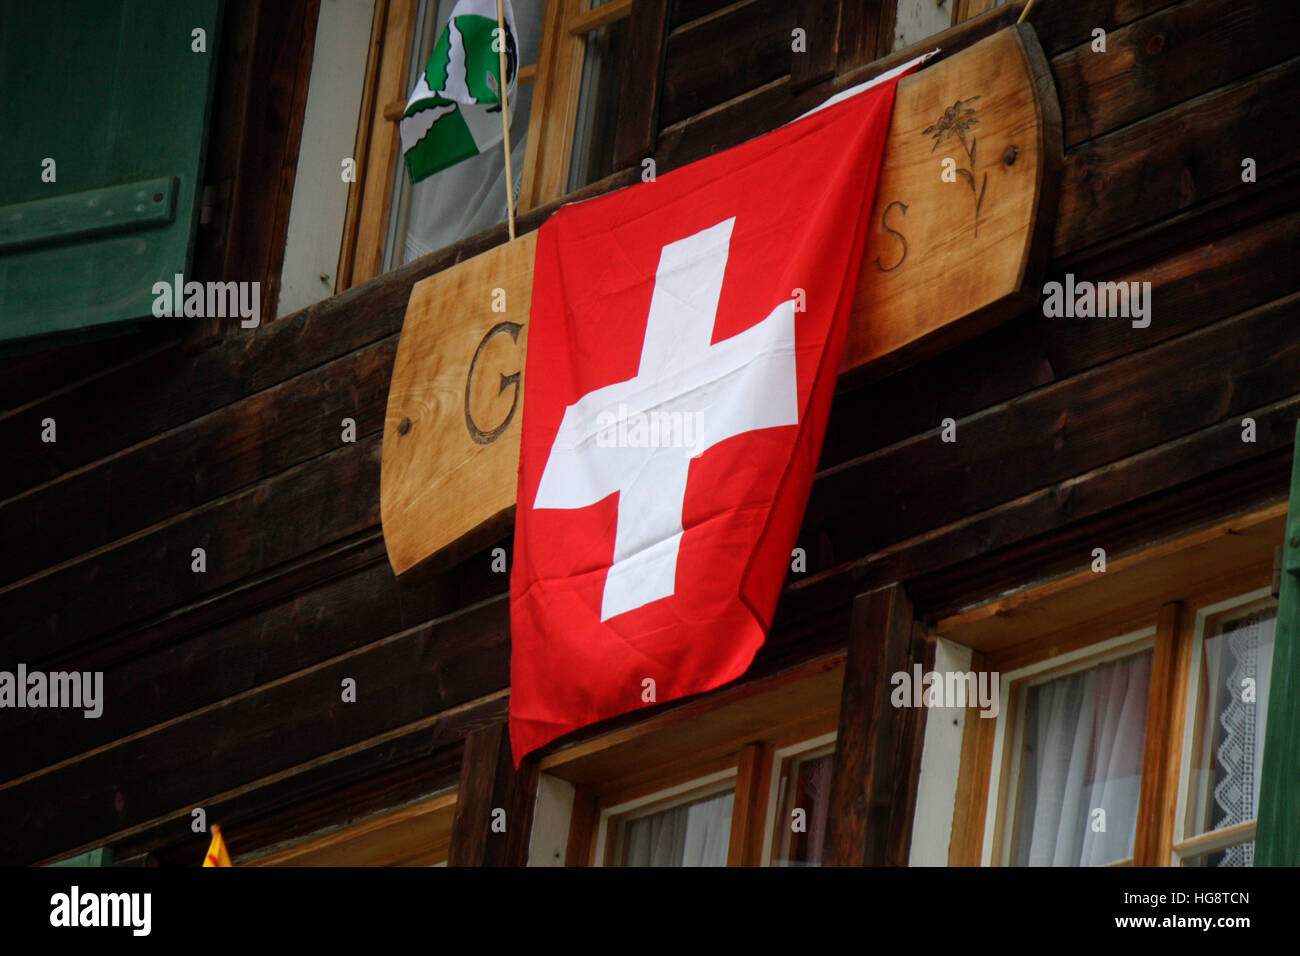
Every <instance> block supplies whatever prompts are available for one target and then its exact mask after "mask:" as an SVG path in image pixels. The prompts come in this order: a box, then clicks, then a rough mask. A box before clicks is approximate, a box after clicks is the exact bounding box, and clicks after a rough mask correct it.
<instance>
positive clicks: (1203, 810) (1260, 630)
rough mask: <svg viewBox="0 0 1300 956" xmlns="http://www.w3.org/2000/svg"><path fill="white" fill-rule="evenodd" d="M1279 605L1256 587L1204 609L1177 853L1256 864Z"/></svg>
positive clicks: (1197, 861)
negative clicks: (1260, 791)
mask: <svg viewBox="0 0 1300 956" xmlns="http://www.w3.org/2000/svg"><path fill="white" fill-rule="evenodd" d="M1276 621H1277V607H1276V603H1275V602H1274V601H1273V599H1272V597H1271V596H1270V595H1268V594H1267V593H1266V592H1257V593H1255V594H1253V595H1247V596H1246V597H1244V598H1241V599H1238V600H1235V601H1230V602H1228V603H1227V605H1226V606H1219V607H1214V608H1209V609H1206V610H1205V611H1203V612H1202V613H1201V614H1200V615H1198V621H1197V628H1196V646H1195V648H1194V650H1193V655H1192V659H1193V664H1192V667H1193V673H1192V677H1191V680H1190V682H1189V700H1188V714H1189V715H1190V719H1189V720H1188V722H1187V727H1186V729H1185V740H1184V744H1183V747H1184V758H1183V774H1182V778H1183V779H1182V781H1181V786H1180V798H1181V803H1182V807H1183V812H1182V813H1180V814H1178V815H1177V816H1176V818H1175V819H1176V826H1177V828H1178V829H1177V838H1178V842H1176V843H1175V844H1174V855H1175V859H1176V860H1177V862H1179V863H1181V865H1183V866H1251V865H1253V863H1254V856H1255V844H1254V836H1255V818H1256V814H1257V812H1258V810H1259V782H1260V770H1261V768H1262V766H1263V762H1264V730H1265V725H1266V715H1267V714H1268V690H1269V677H1270V675H1271V671H1272V663H1273V637H1274V628H1275V625H1276Z"/></svg>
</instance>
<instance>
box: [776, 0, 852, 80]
mask: <svg viewBox="0 0 1300 956" xmlns="http://www.w3.org/2000/svg"><path fill="white" fill-rule="evenodd" d="M798 2H799V15H798V18H797V20H796V25H797V26H798V27H799V28H800V29H802V30H803V31H804V34H805V36H804V41H805V43H806V47H805V49H804V50H801V51H792V53H791V58H790V91H791V92H792V93H797V92H799V91H800V90H803V89H805V88H807V87H809V86H811V85H812V84H814V83H820V82H822V81H823V80H828V79H830V78H831V77H832V76H834V75H835V64H836V56H837V53H838V51H839V29H840V15H841V14H840V8H841V7H842V6H843V4H842V3H841V0H798ZM852 16H853V14H852V13H850V14H849V17H850V18H851V17H852Z"/></svg>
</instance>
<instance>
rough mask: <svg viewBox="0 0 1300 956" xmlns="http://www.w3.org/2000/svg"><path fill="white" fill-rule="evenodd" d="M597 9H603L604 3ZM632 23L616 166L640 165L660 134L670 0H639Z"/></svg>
mask: <svg viewBox="0 0 1300 956" xmlns="http://www.w3.org/2000/svg"><path fill="white" fill-rule="evenodd" d="M597 9H600V10H603V9H604V7H598V8H597ZM631 17H632V19H631V22H630V23H629V24H628V54H627V63H626V64H624V66H623V87H622V90H621V92H620V93H619V98H618V119H617V122H616V124H615V128H614V168H615V169H621V168H623V167H625V166H636V165H638V164H639V163H640V162H641V160H642V159H643V158H645V157H646V156H648V155H650V154H651V153H652V152H654V148H655V143H656V141H657V140H658V137H659V91H660V88H661V87H662V85H663V83H662V80H663V68H664V45H665V43H666V42H667V38H668V0H636V2H635V3H633V4H632V13H631Z"/></svg>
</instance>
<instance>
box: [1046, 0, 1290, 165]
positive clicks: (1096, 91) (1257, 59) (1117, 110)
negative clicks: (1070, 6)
mask: <svg viewBox="0 0 1300 956" xmlns="http://www.w3.org/2000/svg"><path fill="white" fill-rule="evenodd" d="M1297 32H1300V5H1297V4H1295V3H1294V2H1292V0H1253V2H1251V3H1241V2H1240V0H1185V2H1183V3H1178V4H1176V5H1174V6H1172V7H1166V8H1165V9H1163V10H1160V11H1158V12H1156V13H1153V14H1152V15H1150V16H1147V17H1143V18H1142V19H1140V20H1137V21H1135V22H1133V23H1130V24H1129V25H1128V26H1126V27H1123V28H1121V29H1118V30H1115V31H1114V32H1113V33H1111V34H1110V35H1109V36H1108V37H1107V38H1106V52H1105V53H1097V52H1094V51H1093V49H1092V45H1091V44H1090V43H1086V44H1084V45H1082V46H1078V47H1075V48H1074V49H1072V50H1069V51H1067V52H1066V53H1063V54H1061V55H1060V56H1058V57H1056V58H1054V59H1053V60H1052V72H1053V74H1055V76H1056V81H1057V85H1058V87H1059V88H1060V90H1061V114H1062V116H1063V117H1064V118H1065V145H1066V147H1067V148H1068V147H1071V146H1075V145H1077V144H1078V143H1080V142H1082V141H1083V140H1086V139H1092V138H1093V137H1096V136H1100V135H1101V134H1103V133H1108V132H1110V131H1111V130H1113V129H1118V128H1119V127H1120V126H1124V125H1126V124H1128V123H1132V122H1134V121H1136V120H1139V119H1142V118H1143V117H1145V116H1150V115H1151V114H1153V113H1156V112H1159V111H1160V110H1163V109H1167V108H1169V107H1171V106H1174V105H1176V104H1178V103H1181V102H1182V101H1184V100H1188V99H1191V98H1192V97H1194V96H1199V95H1200V94H1202V93H1206V92H1208V91H1210V90H1213V89H1215V88H1216V87H1219V86H1222V85H1224V84H1225V83H1231V82H1232V81H1234V80H1238V79H1241V78H1242V77H1245V76H1250V75H1251V74H1253V73H1258V72H1259V71H1261V70H1263V69H1266V68H1268V67H1270V66H1273V65H1274V64H1276V63H1279V62H1281V61H1282V60H1285V59H1287V58H1288V57H1291V56H1294V55H1295V50H1296V43H1295V36H1296V34H1297Z"/></svg>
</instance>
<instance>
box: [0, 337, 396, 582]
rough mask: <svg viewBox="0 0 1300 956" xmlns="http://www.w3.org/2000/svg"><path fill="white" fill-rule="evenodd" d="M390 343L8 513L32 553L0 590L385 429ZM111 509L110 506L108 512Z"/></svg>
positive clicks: (141, 448)
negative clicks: (347, 437) (348, 431)
mask: <svg viewBox="0 0 1300 956" xmlns="http://www.w3.org/2000/svg"><path fill="white" fill-rule="evenodd" d="M396 351H397V338H396V337H395V336H390V337H389V338H387V339H383V340H381V341H379V342H377V343H375V344H374V345H370V346H366V347H365V348H362V349H360V350H358V351H357V352H353V353H351V354H349V355H347V356H344V357H343V358H341V359H339V360H337V361H335V362H331V363H329V364H327V365H323V366H320V367H318V368H316V369H313V370H311V371H310V372H307V373H304V374H303V375H300V376H297V377H295V378H291V379H289V380H288V381H286V382H283V383H281V384H280V385H277V386H276V387H274V388H270V389H266V390H265V391H262V392H258V393H257V394H255V395H253V396H250V397H249V398H247V399H244V400H242V401H238V402H235V403H234V404H231V405H227V406H225V407H224V408H221V409H219V410H217V411H215V412H213V413H211V414H209V415H206V416H204V417H202V418H199V419H197V420H195V421H193V422H190V423H188V424H186V425H183V426H181V427H180V428H177V429H173V430H171V431H168V432H164V433H163V434H161V435H159V436H158V437H157V438H155V439H152V440H150V441H147V442H144V443H142V444H140V445H136V446H134V447H133V448H130V449H128V450H127V451H125V452H121V453H118V454H117V455H114V456H112V457H110V458H107V459H104V460H103V461H101V462H97V463H95V464H94V465H92V466H90V467H88V468H85V469H81V470H79V471H76V472H73V473H72V474H70V475H66V476H64V477H62V478H60V479H57V480H56V481H54V482H52V483H50V484H47V485H42V486H40V487H39V488H37V489H35V490H33V491H30V492H25V493H23V494H22V495H19V496H18V497H15V498H11V499H9V500H8V501H6V502H4V503H2V504H0V527H6V528H9V529H10V530H11V531H12V533H13V534H14V535H15V537H16V539H17V540H21V541H24V542H27V544H26V546H25V547H23V548H15V549H8V550H6V551H3V552H0V583H8V582H11V581H15V580H17V579H19V578H22V577H25V576H27V575H29V574H34V573H35V572H37V571H40V570H41V569H42V568H48V567H51V566H52V565H54V564H57V563H59V562H60V561H64V560H68V559H71V558H74V557H76V556H77V555H78V554H81V553H84V552H87V551H91V550H93V549H95V548H98V547H100V546H102V545H105V544H108V543H109V542H112V541H116V540H118V539H119V538H123V537H125V536H127V535H129V534H131V533H133V532H136V531H139V530H141V529H144V528H147V527H149V526H151V525H154V524H156V523H158V522H160V521H164V520H166V519H168V518H171V517H174V516H176V515H179V514H181V513H182V512H184V511H188V510H190V509H193V508H197V507H199V506H201V505H203V504H206V503H207V502H210V501H214V500H216V499H217V498H219V497H222V496H223V495H227V494H230V493H232V492H235V491H238V490H239V489H241V488H244V487H247V486H249V485H252V484H255V483H257V482H259V481H262V480H264V479H266V478H269V477H271V476H273V475H275V474H277V473H278V472H281V471H283V470H285V469H287V468H290V467H293V466H294V465H297V464H299V463H301V462H304V461H307V460H308V459H310V458H314V457H316V456H317V455H322V454H325V453H327V452H329V451H332V450H334V449H337V448H339V447H341V446H342V445H343V424H342V423H343V419H344V418H350V419H352V421H353V432H354V437H355V438H358V439H360V438H365V437H367V436H369V435H373V434H375V433H377V432H379V431H380V430H381V429H382V427H383V420H384V403H385V400H386V398H387V391H388V388H387V385H388V377H389V375H390V374H391V371H392V366H393V356H394V355H395V354H396ZM108 502H111V503H112V506H111V507H105V504H106V503H108Z"/></svg>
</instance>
